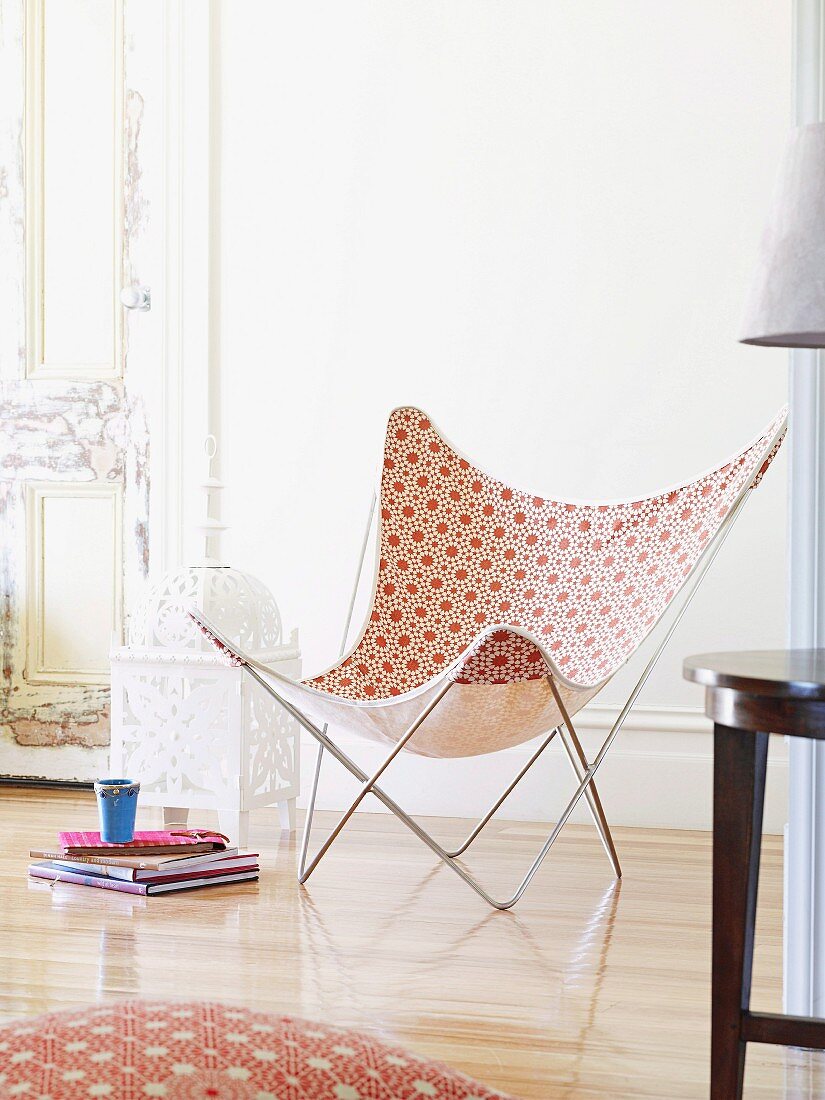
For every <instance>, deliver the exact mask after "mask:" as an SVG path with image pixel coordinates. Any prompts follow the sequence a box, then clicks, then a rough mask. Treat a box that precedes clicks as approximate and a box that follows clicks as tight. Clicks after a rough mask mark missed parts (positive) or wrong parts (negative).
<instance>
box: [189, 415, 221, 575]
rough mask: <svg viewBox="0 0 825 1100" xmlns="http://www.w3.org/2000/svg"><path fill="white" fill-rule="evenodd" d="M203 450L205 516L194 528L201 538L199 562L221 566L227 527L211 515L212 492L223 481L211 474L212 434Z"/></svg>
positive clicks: (215, 443) (218, 489) (214, 450)
mask: <svg viewBox="0 0 825 1100" xmlns="http://www.w3.org/2000/svg"><path fill="white" fill-rule="evenodd" d="M203 449H204V452H205V453H206V457H207V459H208V466H207V470H206V480H205V481H202V482H201V486H200V487H201V488H202V489H203V490H204V492H205V496H206V500H205V506H206V517H205V519H204V521H203V523H199V524H196V526H195V530H196V531H198V532H199V533H200V535H201V537H202V538H203V554H204V559H203V561H202V562H201V564H202V565H205V566H212V567H215V566H221V565H222V564H223V562H222V561H221V534H222V533H223V532H224V531H225V530H226V529H227V526H228V525H227V524H225V523H221V521H220V520H219V519H215V518H213V516H212V504H213V494H219V493H221V492H222V490H223V489H224V487H225V486H224V483H223V482H222V481H221V480H220V479H219V478H217V477H214V476H213V475H212V461H213V459H214V458H215V455H216V454H217V453H218V441H217V440H216V439H215V437H214V435H208V436H207V437H206V439H205V440H204V445H203ZM210 539H212V540H213V543H212V550H213V554H212V555H210V553H209V549H210V547H209V540H210Z"/></svg>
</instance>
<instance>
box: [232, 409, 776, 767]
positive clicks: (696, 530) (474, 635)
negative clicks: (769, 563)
mask: <svg viewBox="0 0 825 1100" xmlns="http://www.w3.org/2000/svg"><path fill="white" fill-rule="evenodd" d="M786 426H787V411H786V409H782V410H780V412H779V413H778V414H777V416H776V417H775V418H774V419H773V420H772V421H771V423H770V424H769V425H768V426H767V428H766V429H765V430H764V431H763V432H762V433H761V434H760V435H759V436H758V437H757V438H756V439H755V440H753V442H751V443H749V444H748V446H747V447H745V448H744V450H742V451H740V452H739V453H738V454H736V455H734V456H733V457H732V458H730V459H728V460H727V461H726V462H724V463H722V464H721V465H720V466H717V467H715V468H714V469H712V470H710V471H709V472H707V473H705V474H702V475H700V476H699V477H697V478H695V479H694V480H693V481H690V482H688V483H686V484H684V485H678V486H675V487H673V488H670V489H666V490H664V491H662V492H660V493H657V494H655V495H654V496H651V497H647V498H645V499H636V500H627V501H619V502H612V503H601V502H564V501H557V500H550V499H547V498H544V497H540V496H536V495H534V494H531V493H526V492H523V491H521V490H519V489H515V488H512V487H511V486H508V485H505V484H504V483H503V482H501V481H498V480H496V479H495V478H493V477H490V475H489V474H486V473H484V472H483V471H482V470H480V469H479V468H478V467H476V466H474V465H472V464H471V463H470V462H469V460H468V459H466V458H465V457H464V456H463V455H462V454H460V453H459V452H458V451H457V450H456V449H455V448H454V447H452V446H451V445H450V444H449V443H448V442H447V440H446V439H445V438H444V436H443V435H442V434H441V433H440V432H439V431H438V430H437V429H436V428H435V427H434V425H433V424H432V421H431V420H430V419H429V417H427V416H426V414H425V413H423V412H421V410H419V409H416V408H411V407H407V408H399V409H395V410H394V411H393V412H392V414H391V415H390V417H389V422H388V425H387V433H386V440H385V444H384V460H383V469H382V473H381V483H380V496H379V501H380V508H379V517H380V518H379V523H378V524H377V525H376V526H377V538H378V553H377V558H378V564H377V569H376V573H375V581H374V587H373V595H372V600H371V604H370V609H369V612H368V615H367V619H366V622H365V624H364V627H363V629H362V631H361V633H360V636H359V637H358V640H357V641H356V643H355V645H354V646H353V647H352V648H351V649H350V650H349V652H348V653H347V654H346V655H345V656H344V657H343V658H342V659H341V660H340V661H338V662H336V664H335V665H334V666H333V667H332V668H329V669H327V670H326V671H325V672H322V673H320V674H319V675H317V676H313V677H312V678H310V679H308V680H305V681H303V682H302V683H300V684H296V683H293V682H291V681H289V680H285V679H284V678H283V677H281V676H278V675H277V674H276V673H274V672H272V671H271V670H268V669H266V668H265V667H264V666H260V665H258V664H257V663H256V662H255V661H254V660H251V659H249V658H247V657H246V656H245V655H241V654H237V653H236V652H235V651H234V650H231V651H230V650H227V655H228V656H229V657H230V659H233V660H241V661H243V662H246V663H249V664H251V665H253V666H254V667H256V668H257V669H258V671H259V672H261V673H262V674H263V675H264V676H265V677H266V679H267V680H268V681H269V682H270V683H271V685H272V687H273V689H274V690H275V691H277V693H278V694H279V695H280V696H282V697H283V698H285V699H286V700H288V701H289V702H290V703H292V704H294V705H295V706H296V707H298V708H299V709H300V710H301V711H302V712H303V713H304V714H306V715H308V716H309V717H311V718H312V719H314V720H315V721H316V722H318V723H319V724H320V723H322V722H332V723H334V724H335V725H336V727H338V728H345V729H349V730H352V731H355V732H357V733H359V734H361V735H363V736H366V737H368V738H372V739H374V740H378V741H381V742H384V743H387V744H392V743H394V742H396V741H397V740H398V739H399V738H400V737H401V736H402V735H403V733H404V732H405V731H406V730H407V729H408V728H409V726H410V725H411V723H412V722H413V721H414V720H415V718H416V717H417V716H418V715H419V714H420V713H421V712H422V710H423V709H424V707H425V706H426V705H427V703H428V702H429V701H430V700H431V699H433V698H434V697H435V696H436V694H437V693H438V692H439V691H440V690H441V689H442V688H443V686H444V683H445V681H446V680H448V679H450V680H452V681H453V683H454V686H453V688H452V690H451V691H450V692H449V693H448V694H447V695H446V696H445V697H444V699H443V701H442V702H441V703H439V705H438V707H437V708H436V709H435V710H434V711H433V713H432V714H430V715H429V716H428V717H427V719H426V720H425V721H424V723H423V724H422V725H421V727H420V729H419V730H418V731H417V732H416V734H415V736H414V737H413V738H412V740H411V741H410V743H409V745H408V746H407V751H410V752H415V753H418V754H420V755H424V756H431V757H454V756H473V755H478V754H481V753H489V752H494V751H496V750H499V749H503V748H506V747H508V746H511V745H516V744H519V743H521V742H524V741H527V740H530V739H531V738H533V737H535V736H537V735H538V734H541V733H544V732H546V731H547V730H549V729H551V728H553V727H555V726H557V725H558V724H559V722H560V721H561V715H560V713H559V708H558V706H557V705H556V702H555V700H554V698H553V695H552V692H551V690H550V687H549V685H548V682H547V674H548V672H550V673H552V675H553V677H554V678H555V682H556V684H557V685H558V689H559V691H560V694H561V696H562V699H563V701H564V703H565V706H566V708H567V710H568V712H569V714H570V715H571V716H572V715H575V714H576V713H577V712H578V711H580V710H581V708H582V707H583V706H584V705H585V704H586V703H587V702H588V701H589V700H590V699H592V698H593V696H594V695H596V693H597V692H599V691H600V690H601V689H602V688H603V687H604V686H605V684H606V683H607V682H608V681H609V680H610V679H611V677H612V676H614V675H615V673H616V672H617V671H618V670H619V669H620V668H621V667H622V665H624V664H625V662H626V661H627V660H628V659H629V658H630V657H631V656H632V655H633V654H634V653H635V652H636V650H637V649H638V648H639V646H640V645H641V643H642V642H643V641H644V639H645V638H646V637H647V635H648V634H649V633H650V632H651V630H653V628H654V627H655V626H656V624H657V623H658V622H659V620H660V619H661V617H662V615H663V614H664V612H665V611H666V610H667V608H668V606H669V604H670V603H671V601H672V600H673V598H674V597H675V596H676V595H677V593H678V592H679V591H680V589H681V588H682V586H683V585H684V583H685V581H686V580H687V579H688V577H689V576H690V575H691V573H692V572H693V571H694V569H695V568H696V566H697V565H698V563H699V562H700V560H701V558H702V556H703V553H704V551H705V550H706V549H707V548H708V547H709V546H710V544H711V543H712V542H713V539H714V536H715V535H716V534H717V532H718V531H719V528H720V526H721V524H722V522H723V520H724V519H725V517H726V516H727V515H728V514H729V512H730V511H731V509H732V508H734V507H735V506H736V504H737V503H738V502H739V501H740V500H741V498H742V496H743V495H744V494H745V493H747V492H748V491H749V490H750V489H752V488H754V487H755V486H756V485H758V484H759V482H760V480H761V478H762V476H763V475H764V473H765V471H766V469H767V468H768V466H769V465H770V463H771V461H772V460H773V458H774V456H775V455H776V453H777V451H778V449H779V447H780V445H781V442H782V439H783V437H784V434H785V430H786ZM213 640H216V639H215V638H214V636H213Z"/></svg>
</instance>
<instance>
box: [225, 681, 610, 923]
mask: <svg viewBox="0 0 825 1100" xmlns="http://www.w3.org/2000/svg"><path fill="white" fill-rule="evenodd" d="M247 671H248V672H249V674H250V676H252V677H253V679H255V680H256V681H257V682H258V683H260V684H261V686H262V687H263V688H265V689H266V690H267V691H268V692H269V693H270V694H271V695H272V696H273V698H275V699H277V700H278V702H279V703H280V704H281V706H283V707H284V709H285V710H286V711H287V712H288V713H289V714H291V715H292V717H293V718H295V720H296V721H297V722H299V723H300V724H301V725H302V726H303V727H304V729H306V730H307V732H308V733H310V734H312V736H313V737H314V738H315V739H316V740H317V741H318V742H319V744H320V745H321V746H322V747H323V748H324V749H326V751H327V752H328V753H329V754H330V756H332V757H334V758H335V759H336V760H337V761H338V763H339V764H341V765H342V766H343V767H344V768H346V769H347V771H348V772H350V774H351V775H353V776H355V778H356V779H358V780H359V781H360V782H361V783H362V784H364V785H365V786H366V787H369V788H370V792H369V793H371V794H373V795H375V797H376V798H377V799H378V800H379V802H381V803H382V804H383V805H384V806H385V807H386V808H387V809H388V810H389V811H390V812H391V813H393V814H395V816H396V817H397V818H398V819H399V821H401V822H403V823H404V824H405V825H406V826H407V828H408V829H409V830H410V831H411V832H412V833H414V834H415V835H416V836H417V837H418V838H419V840H421V841H422V842H423V843H424V844H426V845H427V847H428V848H429V849H430V850H431V851H432V852H434V853H435V854H436V855H437V856H438V858H439V859H440V860H442V861H443V862H444V863H446V865H447V866H448V867H449V868H450V870H451V871H453V872H455V874H457V875H458V877H459V878H461V879H463V880H464V882H466V883H467V885H468V886H469V887H470V888H471V889H472V890H474V891H475V892H476V893H477V894H478V895H479V897H482V898H483V899H484V900H485V901H486V902H487V903H488V905H492V906H493V907H494V908H496V909H510V908H512V906H514V905H515V904H516V902H517V901H519V900H520V899H521V898H522V897H523V895H524V892H525V890H526V889H527V887H528V886H529V885H530V882H531V881H532V879H533V876H534V875H535V873H536V871H538V869H539V867H540V866H541V864H542V863H543V862H544V860H545V858H546V856H547V853H548V852H549V851H550V849H551V847H552V846H553V844H554V843H555V841H556V839H557V837H558V835H559V833H560V832H561V830H562V828H563V827H564V825H565V824H566V823H567V820H568V818H569V817H570V814H571V813H572V812H573V809H574V808H575V806H576V804H577V803H578V801H579V799H580V798H581V796H582V795H583V794H584V791H585V788H586V787H587V786H588V785H589V783H590V782H591V780H592V778H593V774H595V769H596V768H597V767H598V765H599V763H600V762H601V760H600V758H597V760H596V763H594V764H592V765H591V766H590V768H589V769H588V772H587V775H586V776H585V779H584V780H583V781H582V783H580V784H579V787H578V789H577V790H576V792H575V794H574V795H573V797H572V799H571V800H570V802H569V803H568V805H567V807H566V809H565V811H564V813H563V814H562V816H561V818H560V819H559V821H558V822H557V823H556V825H555V827H554V828H553V830H552V832H551V833H550V835H549V837H548V838H547V840H546V841H545V842H544V845H543V846H542V848H541V851H540V852H539V854H538V855H537V856H536V858H535V860H534V861H533V863H532V864H531V865H530V869H529V870H528V872H527V874H526V875H525V876H524V878H523V879H522V881H521V883H520V885H519V887H518V889H517V890H516V892H515V893H514V894H513V896H512V897H510V898H507V899H505V900H503V901H500V900H498V899H496V898H494V897H492V895H491V894H489V893H488V892H487V891H486V890H485V889H484V887H483V886H481V885H480V883H478V882H477V881H476V880H475V879H474V878H473V876H472V875H471V874H469V872H467V871H466V870H465V869H464V868H463V867H462V866H461V864H460V863H458V862H457V861H456V860H455V859H454V858H453V857H452V856H450V855H449V854H448V853H447V852H446V851H445V850H444V848H443V847H442V846H441V845H440V844H439V843H438V841H437V840H435V839H434V838H433V837H432V836H430V834H429V833H428V832H427V831H426V829H423V828H422V827H421V826H420V825H419V824H418V822H417V821H415V819H414V818H412V817H410V815H409V814H408V813H406V811H405V810H403V809H402V808H401V807H400V806H399V805H398V803H397V802H396V801H395V800H394V799H393V798H391V797H390V796H389V795H388V794H387V793H386V791H384V790H383V789H382V788H381V787H379V786H378V785H377V784H376V783H375V781H374V779H375V777H372V778H370V777H369V776H368V775H367V773H366V772H365V771H364V770H363V769H362V768H360V767H359V766H358V765H357V764H356V763H355V761H354V760H351V759H350V758H349V757H348V756H347V755H346V753H345V752H343V751H342V750H341V749H339V748H338V746H337V745H336V744H335V742H334V741H332V740H330V738H329V737H328V736H327V734H326V732H325V730H321V729H319V728H318V726H316V725H315V724H314V723H313V722H311V721H310V720H309V719H308V718H307V717H306V716H305V715H304V714H302V713H301V711H299V710H298V708H297V707H295V706H293V705H292V704H291V703H289V702H287V700H286V699H283V698H282V697H281V696H280V695H278V693H277V692H276V691H274V689H273V688H272V687H271V686H270V685H269V684H268V683H267V682H266V680H265V679H264V678H263V677H262V676H261V675H260V674H259V673H258V672H257V671H256V670H255V668H254V667H252V666H249V665H248V666H247ZM437 701H438V700H434V702H437ZM431 709H432V706H430V707H429V708H428V709H427V713H429V711H430V710H431ZM425 716H426V715H422V716H421V718H420V719H419V720H418V722H417V723H416V728H417V727H418V726H419V725H420V724H421V722H422V721H423V718H424V717H425ZM389 763H390V761H389V760H386V761H385V762H384V764H383V765H382V767H381V768H380V769H379V774H380V773H382V772H383V771H384V769H385V768H386V766H387V765H388V764H389ZM326 847H327V848H328V847H329V844H327V845H326ZM318 859H319V857H316V859H315V860H314V861H313V866H315V865H317V863H318ZM311 869H312V868H311Z"/></svg>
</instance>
